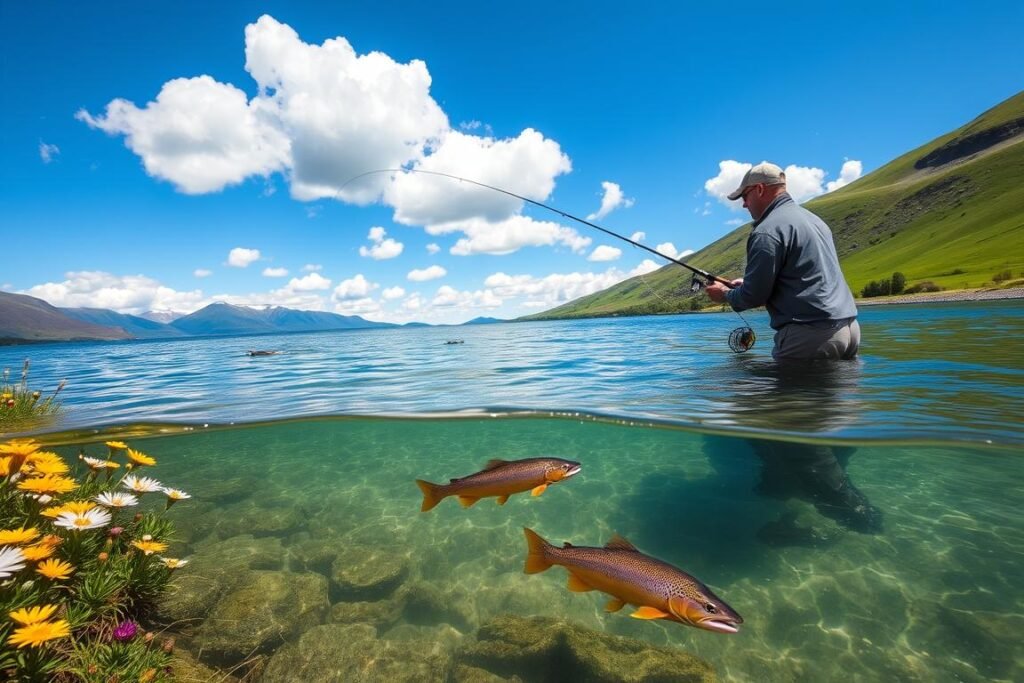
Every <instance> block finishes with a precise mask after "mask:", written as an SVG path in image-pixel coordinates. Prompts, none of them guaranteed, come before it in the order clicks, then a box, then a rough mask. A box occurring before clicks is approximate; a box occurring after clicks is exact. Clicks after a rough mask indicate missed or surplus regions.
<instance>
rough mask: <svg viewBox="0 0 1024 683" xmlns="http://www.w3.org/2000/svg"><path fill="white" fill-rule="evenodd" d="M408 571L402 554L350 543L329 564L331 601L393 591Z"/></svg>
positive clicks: (386, 593) (384, 594) (407, 564)
mask: <svg viewBox="0 0 1024 683" xmlns="http://www.w3.org/2000/svg"><path fill="white" fill-rule="evenodd" d="M408 573H409V561H408V559H407V558H406V557H405V556H404V555H400V554H398V553H395V552H392V551H389V550H385V549H381V548H373V547H370V546H353V545H350V546H348V547H346V548H345V549H344V552H343V553H341V554H340V555H339V556H338V557H336V558H335V560H334V562H333V563H332V564H331V574H330V579H331V601H332V602H337V601H339V600H376V599H380V598H383V597H386V596H387V595H389V594H391V593H392V592H394V590H395V589H396V588H398V586H400V585H401V583H402V581H404V580H405V577H406V576H407V575H408Z"/></svg>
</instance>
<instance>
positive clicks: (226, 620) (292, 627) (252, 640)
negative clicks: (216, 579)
mask: <svg viewBox="0 0 1024 683" xmlns="http://www.w3.org/2000/svg"><path fill="white" fill-rule="evenodd" d="M328 607H329V604H328V602H327V580H326V579H325V578H324V577H323V576H321V575H319V574H313V573H308V572H306V573H301V574H299V573H293V572H273V571H251V572H248V574H247V575H246V577H245V582H244V583H242V584H240V585H239V586H238V587H237V588H235V589H234V590H232V591H230V592H228V593H227V594H225V595H224V597H222V598H221V599H220V601H218V602H217V604H216V605H215V606H214V608H213V609H212V610H211V612H210V614H209V616H208V617H207V618H206V620H205V621H204V622H203V624H202V626H200V627H199V629H198V630H197V632H196V636H195V639H194V645H195V647H196V648H197V649H198V650H199V651H200V652H201V653H202V659H203V661H204V662H206V663H209V664H214V665H218V666H231V665H233V664H237V663H239V662H242V661H244V660H246V659H248V658H249V657H251V656H252V655H254V654H262V653H267V652H270V651H271V650H273V649H274V648H276V647H278V646H279V645H282V644H283V643H284V642H285V641H286V640H288V639H289V638H291V637H293V636H295V635H297V634H299V633H302V632H303V631H306V630H307V629H309V628H311V627H313V626H315V625H317V624H319V623H321V622H322V621H323V619H324V616H325V615H326V614H327V610H328Z"/></svg>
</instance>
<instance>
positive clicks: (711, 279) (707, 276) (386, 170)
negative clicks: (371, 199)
mask: <svg viewBox="0 0 1024 683" xmlns="http://www.w3.org/2000/svg"><path fill="white" fill-rule="evenodd" d="M377 173H425V174H427V175H435V176H442V177H444V178H451V179H452V180H458V181H459V182H463V183H470V184H471V185H477V186H479V187H485V188H487V189H488V190H494V191H495V192H500V193H502V194H506V195H508V196H509V197H515V198H516V199H519V200H522V201H524V202H529V203H530V204H533V205H534V206H539V207H541V208H542V209H547V210H548V211H551V212H554V213H557V214H558V215H559V216H563V217H565V218H568V219H570V220H574V221H576V222H577V223H582V224H583V225H586V226H589V227H591V228H594V229H595V230H600V231H601V232H603V233H605V234H606V235H611V236H612V237H615V238H618V239H620V240H622V241H623V242H629V243H630V244H632V245H633V246H634V247H639V248H641V249H643V250H644V251H649V252H651V253H652V254H654V255H655V256H660V257H661V258H663V259H665V260H666V261H671V262H672V263H674V264H676V265H677V266H682V267H683V268H686V269H687V270H689V271H691V272H693V273H694V274H695V275H699V276H701V277H702V278H704V279H705V280H706V281H707V283H708V284H711V283H712V282H719V283H721V284H723V285H725V286H726V287H728V288H729V289H732V288H733V284H732V281H731V280H726V279H725V278H722V277H719V276H717V275H712V274H711V273H709V272H707V271H706V270H701V269H700V268H697V267H695V266H691V265H690V264H689V263H686V262H684V261H680V260H679V259H676V258H672V257H671V256H669V255H668V254H663V253H661V252H660V251H658V250H657V249H652V248H650V247H648V246H647V245H645V244H641V243H640V242H637V241H635V240H631V239H629V238H628V237H626V236H625V235H620V234H619V233H617V232H612V231H611V230H609V229H607V228H602V227H601V226H600V225H597V224H595V223H591V222H590V221H587V220H583V219H582V218H580V217H578V216H573V215H572V214H571V213H566V212H565V211H562V210H561V209H556V208H555V207H553V206H548V205H547V204H543V203H541V202H538V201H536V200H534V199H530V198H529V197H524V196H522V195H519V194H516V193H515V192H509V191H508V190H503V189H501V188H500V187H495V186H494V185H488V184H487V183H481V182H480V181H477V180H470V179H469V178H463V177H461V176H457V175H452V174H451V173H442V172H441V171H425V170H422V169H416V168H408V169H401V168H381V169H377V170H376V171H367V172H366V173H360V174H359V175H357V176H355V177H353V178H349V179H348V180H347V181H345V183H344V184H343V185H342V186H341V187H340V188H338V192H341V190H342V189H344V188H345V185H348V184H349V183H352V182H355V181H356V180H359V179H360V178H365V177H366V176H369V175H374V174H377Z"/></svg>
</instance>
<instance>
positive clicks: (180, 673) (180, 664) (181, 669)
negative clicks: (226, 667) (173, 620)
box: [170, 648, 238, 683]
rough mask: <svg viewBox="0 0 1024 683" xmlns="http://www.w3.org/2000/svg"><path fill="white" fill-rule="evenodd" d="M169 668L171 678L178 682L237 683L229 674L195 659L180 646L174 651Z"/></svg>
mask: <svg viewBox="0 0 1024 683" xmlns="http://www.w3.org/2000/svg"><path fill="white" fill-rule="evenodd" d="M170 668H171V670H170V674H171V677H172V680H174V681H180V683H209V682H210V681H217V683H237V681H238V679H237V678H235V677H234V676H232V675H231V674H228V673H224V672H223V671H218V670H217V669H211V668H210V667H208V666H206V665H205V664H202V663H200V662H198V661H196V659H195V658H194V657H193V656H192V655H191V654H190V653H189V652H187V651H185V650H182V649H181V648H178V649H177V650H175V651H174V657H173V658H172V659H171V667H170Z"/></svg>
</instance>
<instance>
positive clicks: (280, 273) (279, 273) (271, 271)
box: [263, 268, 288, 277]
mask: <svg viewBox="0 0 1024 683" xmlns="http://www.w3.org/2000/svg"><path fill="white" fill-rule="evenodd" d="M263 277H288V269H287V268H264V269H263Z"/></svg>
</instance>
